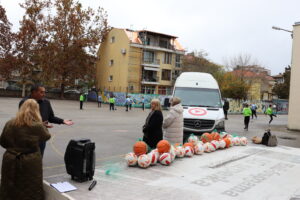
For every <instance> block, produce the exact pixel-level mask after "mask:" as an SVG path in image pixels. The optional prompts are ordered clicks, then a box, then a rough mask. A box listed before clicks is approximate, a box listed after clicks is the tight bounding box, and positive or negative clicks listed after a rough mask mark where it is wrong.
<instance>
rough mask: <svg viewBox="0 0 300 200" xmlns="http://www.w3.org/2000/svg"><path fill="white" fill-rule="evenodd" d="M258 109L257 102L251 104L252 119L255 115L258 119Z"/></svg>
mask: <svg viewBox="0 0 300 200" xmlns="http://www.w3.org/2000/svg"><path fill="white" fill-rule="evenodd" d="M256 110H257V106H256V104H255V103H253V104H251V112H252V115H251V116H252V119H253V116H255V118H256V119H257V115H256Z"/></svg>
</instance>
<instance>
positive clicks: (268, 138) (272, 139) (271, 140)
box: [261, 129, 278, 147]
mask: <svg viewBox="0 0 300 200" xmlns="http://www.w3.org/2000/svg"><path fill="white" fill-rule="evenodd" d="M261 143H262V144H264V145H266V146H270V147H275V146H277V144H278V142H277V137H276V135H272V134H271V131H270V129H268V130H267V131H266V132H265V133H264V136H263V138H262V141H261Z"/></svg>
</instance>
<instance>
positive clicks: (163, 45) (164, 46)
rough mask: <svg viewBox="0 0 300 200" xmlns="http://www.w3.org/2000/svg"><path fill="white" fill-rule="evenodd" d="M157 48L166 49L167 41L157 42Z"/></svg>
mask: <svg viewBox="0 0 300 200" xmlns="http://www.w3.org/2000/svg"><path fill="white" fill-rule="evenodd" d="M159 46H160V47H163V48H168V41H167V40H159Z"/></svg>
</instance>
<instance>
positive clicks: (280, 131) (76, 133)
mask: <svg viewBox="0 0 300 200" xmlns="http://www.w3.org/2000/svg"><path fill="white" fill-rule="evenodd" d="M19 101H20V99H19V98H5V97H0V129H1V132H2V129H3V127H4V124H5V122H6V121H8V120H9V119H11V118H12V117H14V116H15V113H16V112H17V108H18V103H19ZM51 104H52V107H53V110H54V113H55V115H56V116H58V117H61V118H64V119H72V120H73V121H74V125H73V126H66V125H54V127H53V128H51V129H49V131H50V133H51V135H52V138H51V139H50V141H48V142H47V147H46V151H45V155H44V160H43V165H44V177H50V176H54V175H57V174H62V173H65V166H64V159H63V155H64V152H65V149H66V146H67V144H68V142H69V141H70V140H71V139H80V138H89V139H91V140H92V141H94V142H95V143H96V160H97V162H96V166H103V165H110V164H111V163H114V162H116V161H120V160H121V159H123V155H124V154H125V153H127V152H130V151H132V145H133V144H134V142H135V141H136V140H137V139H138V138H140V137H142V125H143V124H144V121H145V119H146V117H147V115H148V113H149V110H145V111H142V110H141V109H138V108H133V109H132V110H131V111H129V112H125V108H124V107H117V110H116V111H109V107H108V105H105V104H104V105H102V107H101V108H98V107H97V104H96V103H94V102H87V103H85V104H84V105H83V108H84V109H83V110H79V102H76V101H67V100H51ZM167 112H168V111H164V112H163V114H164V116H165V115H166V114H167ZM228 118H229V120H227V121H226V125H225V126H226V131H227V132H228V133H234V134H237V135H240V136H246V137H247V138H249V139H250V138H252V137H253V136H255V135H257V136H262V135H263V133H264V130H265V129H266V128H268V127H269V126H268V121H269V117H268V116H265V115H259V116H258V118H257V119H253V120H251V122H250V126H249V131H244V129H243V127H244V126H243V116H242V115H229V116H228ZM286 124H287V115H279V116H278V117H277V118H274V121H273V122H272V124H271V126H270V128H271V130H272V133H273V134H275V135H277V136H278V139H279V145H284V146H290V147H300V132H292V131H288V130H287V129H286ZM3 153H4V149H3V148H1V147H0V155H1V157H2V155H3ZM1 160H2V159H1ZM0 164H1V161H0Z"/></svg>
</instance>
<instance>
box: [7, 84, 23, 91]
mask: <svg viewBox="0 0 300 200" xmlns="http://www.w3.org/2000/svg"><path fill="white" fill-rule="evenodd" d="M5 89H6V90H15V91H18V90H22V88H20V87H19V86H17V85H9V86H7V87H6V88H5Z"/></svg>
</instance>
